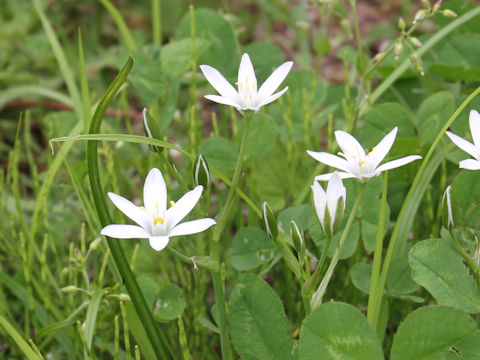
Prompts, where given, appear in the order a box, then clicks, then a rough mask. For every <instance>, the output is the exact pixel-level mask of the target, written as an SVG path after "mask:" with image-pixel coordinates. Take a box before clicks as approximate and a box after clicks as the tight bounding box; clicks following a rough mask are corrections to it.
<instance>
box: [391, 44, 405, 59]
mask: <svg viewBox="0 0 480 360" xmlns="http://www.w3.org/2000/svg"><path fill="white" fill-rule="evenodd" d="M402 51H403V44H402V43H401V42H397V43H396V44H395V47H394V48H393V53H394V55H395V60H396V59H398V58H399V57H400V55H402Z"/></svg>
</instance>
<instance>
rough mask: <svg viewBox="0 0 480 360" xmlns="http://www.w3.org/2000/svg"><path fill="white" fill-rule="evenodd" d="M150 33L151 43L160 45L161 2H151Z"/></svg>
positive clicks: (153, 0)
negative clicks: (151, 32) (151, 33)
mask: <svg viewBox="0 0 480 360" xmlns="http://www.w3.org/2000/svg"><path fill="white" fill-rule="evenodd" d="M152 25H153V26H152V27H153V29H152V31H153V42H154V43H155V44H161V43H162V2H161V0H152Z"/></svg>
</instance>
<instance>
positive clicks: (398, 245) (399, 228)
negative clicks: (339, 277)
mask: <svg viewBox="0 0 480 360" xmlns="http://www.w3.org/2000/svg"><path fill="white" fill-rule="evenodd" d="M478 9H479V11H480V8H478ZM478 94H480V87H478V88H477V89H475V91H474V92H472V93H471V94H470V95H469V96H468V97H467V98H466V99H465V101H464V102H463V103H462V104H461V105H460V106H459V107H458V108H457V110H456V111H455V112H454V113H453V115H452V116H451V117H450V119H448V121H447V122H446V123H445V125H444V126H443V128H442V130H440V132H439V133H438V135H437V137H436V138H435V140H434V141H433V144H432V146H431V147H430V149H429V150H428V153H427V155H426V156H425V158H424V160H423V161H422V165H420V169H419V170H418V172H417V175H416V176H415V179H413V183H412V186H411V187H410V190H409V191H408V194H407V196H406V198H405V201H404V202H403V205H402V208H401V209H400V213H399V215H398V218H397V221H396V223H395V227H394V228H393V232H392V236H391V237H390V243H389V244H388V248H387V253H386V254H385V261H384V263H383V267H382V272H381V274H380V280H379V282H378V287H377V294H381V295H378V296H379V297H380V296H382V297H383V290H384V289H385V283H386V281H387V274H388V270H389V268H390V263H391V261H392V258H393V254H394V253H400V254H403V248H404V246H405V241H406V239H407V237H406V236H403V235H404V233H405V232H406V231H409V228H410V224H408V223H407V224H405V222H404V218H406V217H407V210H408V211H412V210H411V209H410V208H409V206H408V205H409V203H410V198H412V194H414V192H415V190H416V187H417V186H418V184H419V182H420V180H421V178H422V176H423V173H424V170H425V168H426V166H427V164H428V162H429V160H430V158H431V157H432V156H433V153H434V151H435V149H436V147H437V145H438V143H439V142H440V140H441V139H442V136H443V134H445V131H447V129H448V128H449V127H450V126H451V125H452V124H453V122H454V121H455V120H456V119H457V117H458V115H460V113H461V112H462V111H463V109H464V108H465V107H466V106H467V105H468V104H469V103H470V101H472V100H473V98H475V96H477V95H478ZM414 211H415V210H414ZM399 239H400V242H399ZM378 304H381V299H378ZM373 311H374V312H375V313H374V314H372V317H371V318H372V319H377V321H376V322H375V323H373V324H372V325H373V327H374V328H376V327H377V322H378V317H379V315H378V314H379V312H380V306H376V307H375V308H374V309H373Z"/></svg>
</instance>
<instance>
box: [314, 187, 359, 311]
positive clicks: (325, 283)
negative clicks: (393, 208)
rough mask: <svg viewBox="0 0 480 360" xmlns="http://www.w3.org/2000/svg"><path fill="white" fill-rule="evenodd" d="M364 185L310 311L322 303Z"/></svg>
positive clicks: (356, 210)
mask: <svg viewBox="0 0 480 360" xmlns="http://www.w3.org/2000/svg"><path fill="white" fill-rule="evenodd" d="M365 185H366V183H362V184H361V186H360V191H359V192H358V195H357V199H356V200H355V204H354V205H353V208H352V211H351V212H350V216H349V217H348V220H347V224H346V225H345V229H344V230H343V233H342V236H341V237H340V240H339V241H338V246H337V248H336V250H335V253H334V254H333V257H332V259H331V260H330V264H329V265H328V268H327V272H326V273H325V276H324V277H323V279H322V281H321V282H320V285H319V286H318V289H317V291H315V293H314V294H313V296H312V300H311V301H310V305H311V307H312V310H313V309H315V308H316V307H317V306H319V305H320V304H321V303H322V298H323V295H324V294H325V290H326V289H327V286H328V283H329V282H330V279H331V278H332V275H333V271H334V270H335V266H337V263H338V260H339V258H340V251H342V247H343V244H344V243H345V240H346V239H347V236H348V233H349V232H350V228H351V227H352V224H353V221H354V220H355V217H356V216H357V212H358V208H359V206H360V202H361V201H362V197H363V193H364V191H365Z"/></svg>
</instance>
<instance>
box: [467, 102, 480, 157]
mask: <svg viewBox="0 0 480 360" xmlns="http://www.w3.org/2000/svg"><path fill="white" fill-rule="evenodd" d="M469 123H470V132H471V133H472V139H473V143H474V144H475V146H476V147H477V149H478V148H479V147H480V114H479V113H478V111H476V110H472V111H470V117H469ZM477 152H478V150H477Z"/></svg>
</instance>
